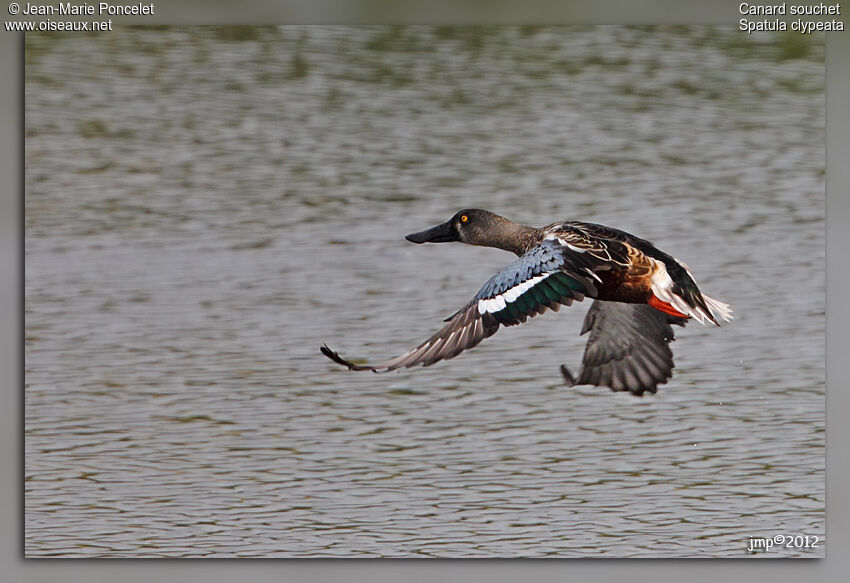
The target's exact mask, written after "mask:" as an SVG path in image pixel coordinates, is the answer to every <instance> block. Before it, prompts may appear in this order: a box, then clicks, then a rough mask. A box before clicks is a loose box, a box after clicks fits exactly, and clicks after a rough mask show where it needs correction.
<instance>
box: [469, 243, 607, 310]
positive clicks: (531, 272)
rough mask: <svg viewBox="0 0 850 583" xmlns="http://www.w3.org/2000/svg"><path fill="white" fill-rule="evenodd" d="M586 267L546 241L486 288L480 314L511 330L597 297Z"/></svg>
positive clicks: (479, 295)
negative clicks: (564, 307) (551, 312)
mask: <svg viewBox="0 0 850 583" xmlns="http://www.w3.org/2000/svg"><path fill="white" fill-rule="evenodd" d="M583 263H585V262H584V261H583V260H582V259H581V258H576V257H575V256H574V255H572V254H566V253H565V252H564V247H563V245H561V244H560V243H558V242H557V241H552V240H547V241H543V242H542V243H541V244H540V245H537V246H536V247H534V248H533V249H531V250H530V251H529V252H528V253H526V254H525V255H523V256H522V257H520V258H519V259H517V260H516V261H514V262H513V263H512V264H510V265H509V266H507V267H506V268H505V269H503V270H502V271H500V272H499V273H497V274H496V275H494V276H493V277H491V278H490V279H489V280H488V281H487V283H485V284H484V287H482V288H481V289H480V290H479V291H478V293H477V294H475V300H477V301H478V312H479V313H480V314H482V315H483V314H485V313H489V314H492V315H493V317H494V318H495V319H496V320H497V321H498V322H499V323H501V324H503V325H505V326H511V325H514V324H520V323H522V322H525V320H526V319H527V318H528V317H529V316H534V315H536V314H541V313H543V312H544V311H545V310H546V308H551V309H553V310H557V309H558V308H559V307H560V305H561V304H564V305H570V304H571V303H572V302H573V300H578V301H581V300H583V299H584V297H585V296H587V295H591V296H595V295H596V288H595V287H594V285H593V282H592V281H591V279H590V277H589V276H590V273H592V272H590V271H584V270H586V269H587V267H588V266H586V265H583Z"/></svg>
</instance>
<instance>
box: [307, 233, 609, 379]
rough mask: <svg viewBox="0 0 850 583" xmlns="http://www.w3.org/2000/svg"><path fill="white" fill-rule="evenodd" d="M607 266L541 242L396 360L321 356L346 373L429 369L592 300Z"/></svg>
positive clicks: (324, 350) (330, 353) (327, 352)
mask: <svg viewBox="0 0 850 583" xmlns="http://www.w3.org/2000/svg"><path fill="white" fill-rule="evenodd" d="M609 268H610V266H609V265H608V264H607V263H605V262H603V261H600V260H599V259H598V258H596V257H594V256H592V255H589V254H584V253H580V252H571V251H570V250H568V249H565V248H564V246H563V245H561V244H559V243H558V242H555V241H543V242H542V243H541V244H540V245H538V246H536V247H534V248H533V249H531V250H530V251H528V253H526V254H525V255H523V256H521V257H520V258H519V259H517V260H516V261H514V262H513V263H512V264H510V265H509V266H507V267H506V268H505V269H503V270H502V271H500V272H499V273H497V274H496V275H494V276H493V277H491V278H490V280H489V281H487V283H485V284H484V287H482V288H481V289H480V290H479V291H478V293H477V294H475V297H474V298H472V300H471V301H470V302H469V303H468V304H466V305H465V306H464V307H463V308H461V309H460V310H458V311H457V312H456V313H455V314H454V315H453V316H451V317H450V318H448V320H447V323H446V325H445V326H443V327H442V328H441V329H440V330H439V331H438V332H437V333H436V334H434V335H433V336H431V337H430V338H429V339H428V340H426V341H425V342H423V343H422V344H420V345H419V346H417V347H416V348H414V349H413V350H410V351H409V352H406V353H404V354H402V355H400V356H397V357H395V358H392V359H390V360H387V361H385V362H381V363H379V364H375V365H357V364H353V363H351V362H349V361H347V360H345V359H343V358H342V357H341V356H340V355H339V354H338V353H336V352H334V351H333V350H331V349H330V348H328V347H327V346H323V347H322V348H321V351H322V354H324V355H325V356H327V357H328V358H330V359H331V360H333V361H334V362H337V363H339V364H341V365H343V366H347V367H348V368H349V369H351V370H371V371H374V372H387V371H391V370H395V369H397V368H402V367H410V366H415V365H418V364H422V365H425V366H428V365H429V364H434V363H435V362H437V361H439V360H443V359H447V358H453V357H455V356H457V355H458V354H460V353H461V352H462V351H464V350H466V349H467V348H472V347H473V346H475V345H477V344H478V343H479V342H481V341H482V340H484V339H485V338H488V337H490V336H492V335H493V334H495V333H496V331H497V330H498V329H499V326H513V325H516V324H521V323H523V322H525V321H526V320H527V319H528V318H529V317H532V316H535V315H537V314H542V313H543V312H545V311H546V309H547V308H551V309H553V310H556V311H557V310H558V309H559V308H560V307H561V305H562V304H563V305H567V306H568V305H570V304H571V303H572V302H573V300H578V301H581V300H583V299H584V298H585V296H590V297H595V296H596V287H595V285H594V282H596V281H598V279H599V278H598V277H597V276H596V274H595V272H596V271H601V270H604V269H609Z"/></svg>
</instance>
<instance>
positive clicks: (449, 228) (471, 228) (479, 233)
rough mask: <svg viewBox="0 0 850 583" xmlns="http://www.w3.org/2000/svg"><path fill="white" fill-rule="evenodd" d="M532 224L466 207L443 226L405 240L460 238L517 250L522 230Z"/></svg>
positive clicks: (463, 241) (424, 241) (427, 240)
mask: <svg viewBox="0 0 850 583" xmlns="http://www.w3.org/2000/svg"><path fill="white" fill-rule="evenodd" d="M529 229H530V227H525V226H523V225H518V224H517V223H515V222H513V221H510V220H508V219H506V218H505V217H501V216H499V215H497V214H495V213H491V212H490V211H485V210H483V209H465V210H462V211H460V212H459V213H457V214H455V216H453V217H452V218H450V219H449V220H448V221H446V222H445V223H443V224H442V225H437V226H436V227H431V228H430V229H425V230H424V231H419V232H418V233H411V234H410V235H407V237H405V239H407V240H408V241H411V242H412V243H448V242H451V241H459V242H461V243H466V244H468V245H483V246H485V247H497V248H499V249H507V250H509V251H514V250H515V248H516V246H517V244H518V243H519V241H518V239H519V238H520V236H521V235H522V233H523V232H524V231H526V230H529Z"/></svg>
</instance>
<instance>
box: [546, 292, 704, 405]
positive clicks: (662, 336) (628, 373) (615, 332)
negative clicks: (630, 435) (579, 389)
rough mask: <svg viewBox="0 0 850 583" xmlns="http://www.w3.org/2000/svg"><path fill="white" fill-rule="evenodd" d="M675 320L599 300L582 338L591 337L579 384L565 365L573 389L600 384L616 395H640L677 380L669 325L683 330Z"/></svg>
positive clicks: (642, 308)
mask: <svg viewBox="0 0 850 583" xmlns="http://www.w3.org/2000/svg"><path fill="white" fill-rule="evenodd" d="M686 322H687V319H685V318H677V317H675V316H670V315H668V314H665V313H664V312H661V311H659V310H656V309H655V308H653V307H652V306H649V305H646V304H623V303H619V302H603V301H600V300H595V301H594V302H593V305H592V306H591V307H590V310H589V311H588V312H587V316H586V317H585V319H584V326H583V327H582V330H581V333H582V334H586V333H587V332H590V338H589V339H588V341H587V347H586V348H585V350H584V358H583V359H582V364H581V370H580V371H579V375H578V378H577V379H574V378H573V376H572V374H570V371H569V370H568V369H567V368H566V367H564V366H562V367H561V372H562V373H563V374H564V377H565V378H566V379H567V382H568V383H569V384H570V385H598V386H606V387H610V388H611V389H613V390H615V391H631V392H632V393H634V394H635V395H642V394H643V393H644V392H645V391H649V392H650V393H654V392H655V391H656V390H657V386H658V385H660V384H664V383H666V382H667V380H668V379H669V378H670V377H671V376H672V375H673V353H672V351H671V350H670V346H668V345H669V343H670V342H672V341H673V340H675V337H674V335H673V328H672V326H671V324H676V325H679V326H684V325H685V323H686Z"/></svg>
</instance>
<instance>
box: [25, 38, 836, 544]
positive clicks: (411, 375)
mask: <svg viewBox="0 0 850 583" xmlns="http://www.w3.org/2000/svg"><path fill="white" fill-rule="evenodd" d="M27 43H28V44H27V69H26V188H27V191H26V200H25V203H26V389H25V390H26V398H25V401H26V516H25V527H26V553H27V556H30V557H47V556H79V557H95V556H108V557H127V556H143V557H148V556H151V557H153V556H215V557H231V556H265V557H291V556H299V557H306V556H345V557H355V556H357V557H360V556H389V557H413V556H439V557H477V556H502V557H518V556H521V557H541V556H560V557H576V556H660V557H671V556H747V554H748V553H747V552H746V547H747V546H748V541H749V537H751V536H772V535H775V534H802V535H816V536H819V537H821V541H823V537H824V535H825V532H824V147H823V143H824V94H823V88H824V65H823V37H822V36H812V37H811V38H810V39H809V40H806V39H805V38H804V37H799V36H787V37H785V36H781V35H769V36H757V35H753V36H752V37H749V36H746V35H742V34H740V33H736V32H734V31H731V30H724V29H719V28H700V27H696V28H649V29H640V28H620V27H598V28H543V29H538V28H485V29H457V28H380V27H379V28H327V27H284V28H236V27H234V28H226V29H216V28H195V29H132V30H129V29H125V30H121V31H118V32H116V33H113V34H111V35H67V36H66V35H59V34H50V35H28V36H27ZM470 206H479V207H485V208H489V209H491V210H494V211H496V212H499V213H500V214H504V215H506V216H509V217H511V218H514V219H515V220H518V221H521V222H524V223H527V224H536V225H543V224H546V223H549V222H553V221H556V220H561V219H580V220H591V221H596V222H601V223H605V224H609V225H612V226H617V227H620V228H623V229H626V230H629V231H631V232H634V233H635V234H638V235H640V236H643V237H646V238H648V239H650V240H653V241H654V242H656V243H657V244H658V245H659V246H660V247H661V248H662V249H664V250H666V251H668V252H670V253H672V254H674V255H676V256H677V257H680V258H681V259H683V260H684V261H686V262H687V263H688V264H689V265H690V267H691V269H692V271H693V272H694V273H695V274H696V277H697V279H698V281H699V282H700V284H701V286H702V288H703V289H704V290H705V291H706V292H707V293H709V294H710V295H712V296H714V297H717V298H720V299H722V300H724V301H727V302H729V303H731V304H732V306H733V308H734V309H735V315H736V320H735V322H734V323H733V324H731V325H725V326H723V327H722V328H719V329H717V328H714V327H711V328H708V327H702V326H699V325H697V324H691V325H689V326H688V327H687V328H686V329H684V330H681V331H677V335H678V341H677V342H676V343H675V345H674V346H673V348H674V352H675V355H676V364H677V368H676V371H675V375H674V377H673V379H672V381H671V382H670V383H669V384H667V385H664V386H662V387H661V389H660V391H659V394H658V395H655V396H647V397H645V398H636V397H633V396H631V395H624V394H614V393H612V392H610V391H608V390H607V389H604V388H594V387H579V388H573V389H569V388H566V387H565V386H564V385H563V384H562V380H561V377H560V374H559V372H558V366H559V365H560V364H561V363H566V364H568V366H570V367H573V369H574V370H575V367H576V366H577V365H578V363H579V361H580V359H581V354H582V350H583V344H584V338H581V337H579V336H578V332H579V330H580V328H581V322H582V318H583V316H584V312H585V310H586V305H582V304H578V305H575V306H573V307H572V308H570V309H567V310H562V311H561V312H559V313H557V314H547V315H546V316H544V317H540V318H536V319H534V320H532V321H530V322H529V323H528V324H526V325H525V326H521V327H519V328H516V329H510V330H504V331H502V332H500V333H499V334H497V335H496V336H495V337H493V338H491V339H490V340H488V341H486V342H485V343H484V344H482V345H481V346H479V347H478V348H476V349H475V350H473V351H469V352H468V353H465V354H463V355H462V356H460V357H458V358H457V359H454V360H451V361H448V362H444V363H440V364H438V365H435V366H433V367H430V368H427V369H412V370H406V371H402V372H398V373H392V374H389V375H384V376H376V375H372V374H355V373H349V372H346V371H344V370H341V369H340V368H339V367H337V366H335V365H334V364H333V363H331V362H330V361H328V360H326V359H324V358H323V357H322V356H321V355H320V354H319V352H318V347H319V346H320V345H321V344H322V343H324V342H328V343H329V344H331V345H332V346H333V347H334V348H337V349H339V350H340V351H341V352H342V354H344V355H346V356H350V357H355V358H361V357H362V358H369V359H373V360H374V359H380V358H383V357H387V356H391V355H395V354H398V353H399V352H401V351H404V350H407V349H408V348H410V347H412V346H413V345H415V344H416V343H418V342H419V341H421V340H423V339H424V338H425V337H427V335H429V334H430V333H431V332H432V331H433V330H435V329H436V328H437V327H438V326H439V324H440V321H441V320H442V319H443V318H445V317H446V316H448V315H450V314H451V313H453V312H454V311H455V310H456V309H457V308H458V307H460V306H461V305H462V304H463V303H464V302H465V301H466V300H467V299H469V298H470V297H471V296H472V294H474V293H475V292H476V291H477V290H478V288H479V287H480V286H481V284H482V283H483V282H484V281H486V279H487V278H488V277H489V276H490V275H491V274H492V273H493V272H494V271H496V270H497V269H499V268H501V267H502V266H504V265H506V264H507V263H508V262H509V261H511V260H512V258H511V256H510V255H508V254H506V253H504V252H501V251H497V250H492V249H483V248H476V247H468V246H462V245H431V246H427V245H426V246H415V245H411V244H409V243H407V242H406V241H404V239H403V236H404V234H406V233H409V232H412V231H415V230H419V229H422V228H425V227H428V226H431V225H434V224H437V223H438V222H442V221H443V220H445V219H447V218H448V217H449V216H451V215H452V214H453V213H454V212H455V211H456V210H458V209H459V208H463V207H470ZM823 547H824V545H823V542H821V545H820V547H819V548H818V549H812V550H805V549H803V550H796V549H786V548H783V549H779V550H776V549H774V550H773V551H771V553H758V555H757V556H822V555H823V552H824V548H823Z"/></svg>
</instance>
